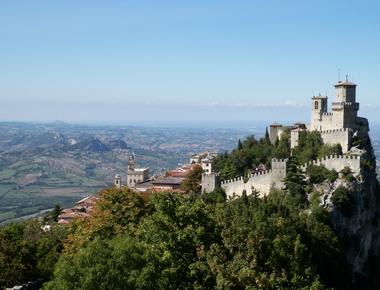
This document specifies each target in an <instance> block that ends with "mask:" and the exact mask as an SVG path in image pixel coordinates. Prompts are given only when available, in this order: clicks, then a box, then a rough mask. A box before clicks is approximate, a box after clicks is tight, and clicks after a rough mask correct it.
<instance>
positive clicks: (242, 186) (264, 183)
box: [202, 155, 360, 198]
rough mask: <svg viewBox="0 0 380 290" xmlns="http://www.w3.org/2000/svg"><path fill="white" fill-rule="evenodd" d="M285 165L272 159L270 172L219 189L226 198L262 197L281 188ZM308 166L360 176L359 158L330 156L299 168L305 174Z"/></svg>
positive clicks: (232, 182) (237, 179) (222, 185)
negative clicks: (256, 193) (257, 193)
mask: <svg viewBox="0 0 380 290" xmlns="http://www.w3.org/2000/svg"><path fill="white" fill-rule="evenodd" d="M286 163H287V160H277V159H273V160H272V169H271V170H267V171H263V172H260V173H256V174H253V175H249V176H248V180H247V181H246V182H245V181H244V177H242V176H241V177H237V178H234V179H231V180H225V181H222V182H221V187H222V188H223V189H224V191H225V192H226V195H227V198H234V197H239V196H241V195H242V194H243V191H245V192H246V194H247V195H250V194H251V193H252V190H257V191H258V192H259V196H260V197H263V196H265V195H267V194H268V193H269V192H270V190H271V189H272V188H277V189H281V188H283V186H284V183H283V180H284V178H285V177H286ZM310 165H317V166H320V165H324V166H325V167H326V168H327V169H329V170H333V169H334V170H336V171H338V172H339V171H341V170H342V169H343V168H345V167H349V168H350V169H351V171H352V172H353V173H354V174H355V175H358V174H360V157H359V156H346V155H341V156H337V155H331V156H327V157H325V158H322V159H318V160H314V161H311V162H308V163H306V164H304V165H303V166H301V167H300V168H301V170H302V171H304V172H305V171H306V169H307V167H308V166H310ZM203 183H204V181H203V179H202V186H203ZM205 183H206V181H205Z"/></svg>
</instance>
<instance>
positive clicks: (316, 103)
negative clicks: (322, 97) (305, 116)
mask: <svg viewBox="0 0 380 290" xmlns="http://www.w3.org/2000/svg"><path fill="white" fill-rule="evenodd" d="M314 109H315V110H318V102H317V101H315V103H314Z"/></svg>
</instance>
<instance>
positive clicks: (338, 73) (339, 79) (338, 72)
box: [338, 68, 340, 83]
mask: <svg viewBox="0 0 380 290" xmlns="http://www.w3.org/2000/svg"><path fill="white" fill-rule="evenodd" d="M339 82H340V68H338V83H339Z"/></svg>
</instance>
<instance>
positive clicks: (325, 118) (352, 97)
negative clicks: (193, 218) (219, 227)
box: [202, 77, 369, 198]
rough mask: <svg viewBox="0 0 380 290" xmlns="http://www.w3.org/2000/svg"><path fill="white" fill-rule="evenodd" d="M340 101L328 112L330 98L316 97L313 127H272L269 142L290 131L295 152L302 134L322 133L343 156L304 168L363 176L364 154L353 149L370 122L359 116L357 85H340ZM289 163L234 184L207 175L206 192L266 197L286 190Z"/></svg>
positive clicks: (275, 163) (275, 164)
mask: <svg viewBox="0 0 380 290" xmlns="http://www.w3.org/2000/svg"><path fill="white" fill-rule="evenodd" d="M334 87H335V92H336V97H335V101H334V102H332V105H331V111H330V112H329V111H328V97H327V96H321V95H318V96H313V97H312V99H311V101H312V108H311V122H310V124H309V125H307V124H302V123H296V124H294V125H290V126H289V125H282V124H278V123H275V124H272V125H270V126H269V128H268V129H269V130H268V133H269V139H270V141H271V143H272V144H275V143H276V142H277V141H278V140H280V139H281V136H282V135H283V134H284V132H287V131H290V143H291V144H290V145H291V148H292V149H293V148H295V147H296V146H297V145H298V141H299V137H300V134H301V132H306V131H309V132H311V131H318V132H319V133H320V134H321V137H322V140H323V143H324V144H330V145H335V144H340V145H341V147H342V153H343V155H341V156H335V155H334V156H326V157H325V158H323V159H321V160H314V161H311V163H309V164H305V165H303V166H301V169H302V170H306V168H307V166H309V165H310V164H314V165H324V166H326V167H327V168H328V169H330V170H332V169H334V170H336V171H338V172H339V171H340V170H342V169H343V168H345V167H349V168H350V169H351V171H352V172H354V173H356V174H359V173H360V157H361V155H362V154H363V153H364V152H363V151H362V150H359V149H358V148H356V147H353V146H352V141H353V139H354V138H355V137H358V138H361V137H365V136H367V134H368V131H369V126H368V120H367V119H365V118H362V117H359V116H358V111H359V103H358V102H356V84H354V83H352V82H350V81H348V79H347V77H346V80H345V81H339V82H338V83H337V84H335V86H334ZM286 164H287V160H277V159H273V160H272V166H271V169H270V170H267V169H264V168H263V170H258V171H257V172H253V174H251V175H250V176H248V180H246V179H245V178H243V177H237V178H234V179H232V180H224V181H221V180H220V178H219V175H218V173H217V172H212V171H211V172H204V173H203V175H202V191H203V192H210V191H213V190H214V189H215V188H216V187H217V186H221V187H222V188H223V189H224V190H225V192H226V194H227V196H228V197H230V198H233V197H235V196H240V195H242V194H243V192H246V193H247V194H250V193H251V192H252V190H256V191H258V192H259V194H260V195H262V196H263V195H266V194H268V193H269V191H270V189H271V188H282V187H283V179H284V178H285V176H286Z"/></svg>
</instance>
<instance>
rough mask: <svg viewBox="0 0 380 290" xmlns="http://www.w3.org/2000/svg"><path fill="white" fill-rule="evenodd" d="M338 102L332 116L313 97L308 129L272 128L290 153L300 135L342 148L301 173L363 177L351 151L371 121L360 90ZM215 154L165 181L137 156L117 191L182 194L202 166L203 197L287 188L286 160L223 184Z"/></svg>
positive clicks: (339, 96)
mask: <svg viewBox="0 0 380 290" xmlns="http://www.w3.org/2000/svg"><path fill="white" fill-rule="evenodd" d="M335 90H336V99H335V101H334V102H333V103H332V107H331V109H332V111H331V112H328V97H327V96H321V95H318V96H313V97H312V109H311V122H310V124H309V125H307V124H302V123H296V124H293V125H291V126H289V125H282V124H277V123H275V124H272V125H270V126H269V128H268V129H269V130H268V133H269V139H270V141H271V143H272V144H275V143H276V142H277V141H278V140H279V139H281V136H282V134H284V132H286V131H290V140H291V142H290V143H291V144H290V145H291V148H294V147H296V146H297V145H298V140H299V137H300V134H301V132H306V131H318V132H320V134H321V137H322V140H323V142H324V144H331V145H335V144H340V145H341V147H342V152H343V155H341V156H335V155H334V156H326V157H325V158H323V159H320V160H314V161H311V162H310V163H308V164H305V165H303V166H301V167H300V169H301V170H304V171H305V170H306V169H307V167H308V166H309V165H310V164H313V165H324V166H325V167H326V168H328V169H330V170H332V169H335V170H336V171H338V172H339V171H340V170H342V169H343V168H345V167H349V168H351V170H352V172H354V173H355V174H359V173H360V170H361V169H360V168H361V167H360V157H361V155H362V154H363V152H362V151H361V150H358V149H357V148H355V147H353V146H352V140H353V138H355V137H359V138H360V137H361V136H366V135H367V134H368V130H369V128H368V121H367V119H365V118H362V117H358V110H359V103H357V102H356V84H354V83H352V82H349V81H348V80H347V79H346V81H339V82H338V83H337V84H335ZM216 156H217V154H216V153H209V152H204V153H199V154H195V155H193V156H191V158H190V162H189V163H188V164H184V165H182V166H180V167H177V168H175V169H173V170H171V171H168V172H167V173H166V174H165V175H162V176H151V175H150V172H149V168H148V167H145V168H136V166H135V156H134V155H131V156H130V157H129V158H128V173H127V176H126V182H125V184H123V183H122V178H121V176H120V175H119V174H117V175H116V176H115V180H114V185H115V187H116V188H122V187H124V186H127V187H128V188H131V189H133V190H135V191H140V192H147V191H149V192H159V191H176V192H178V191H181V184H182V182H183V181H184V180H185V178H186V177H187V176H188V174H189V173H190V172H191V171H192V170H193V169H194V168H195V167H196V166H201V167H202V169H203V174H202V184H201V185H202V192H211V191H213V190H214V189H215V188H217V187H221V188H223V189H224V191H225V192H226V194H227V197H229V198H234V197H236V196H241V195H242V194H243V192H246V193H247V194H250V193H251V192H252V191H253V190H255V191H257V192H258V193H259V195H261V196H264V195H266V194H268V193H269V191H270V190H271V189H272V188H279V189H281V188H282V187H283V185H284V184H283V180H284V178H285V176H286V167H287V160H278V159H273V160H272V163H271V168H270V169H268V168H267V167H266V166H265V165H264V164H259V165H258V166H257V167H256V168H253V169H252V173H251V174H250V175H249V176H248V178H244V177H242V176H241V177H237V178H234V179H232V180H220V176H219V174H218V172H215V171H214V170H213V159H214V158H215V157H216ZM97 199H98V198H97V197H96V196H89V197H86V198H84V199H82V200H80V201H79V202H77V204H76V205H75V206H74V207H73V208H70V209H66V210H64V211H63V212H62V214H61V215H60V216H59V223H61V224H65V223H69V222H70V221H71V220H72V219H73V218H75V217H87V216H88V215H89V213H90V212H91V210H92V209H93V207H94V204H95V203H96V201H97Z"/></svg>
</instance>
